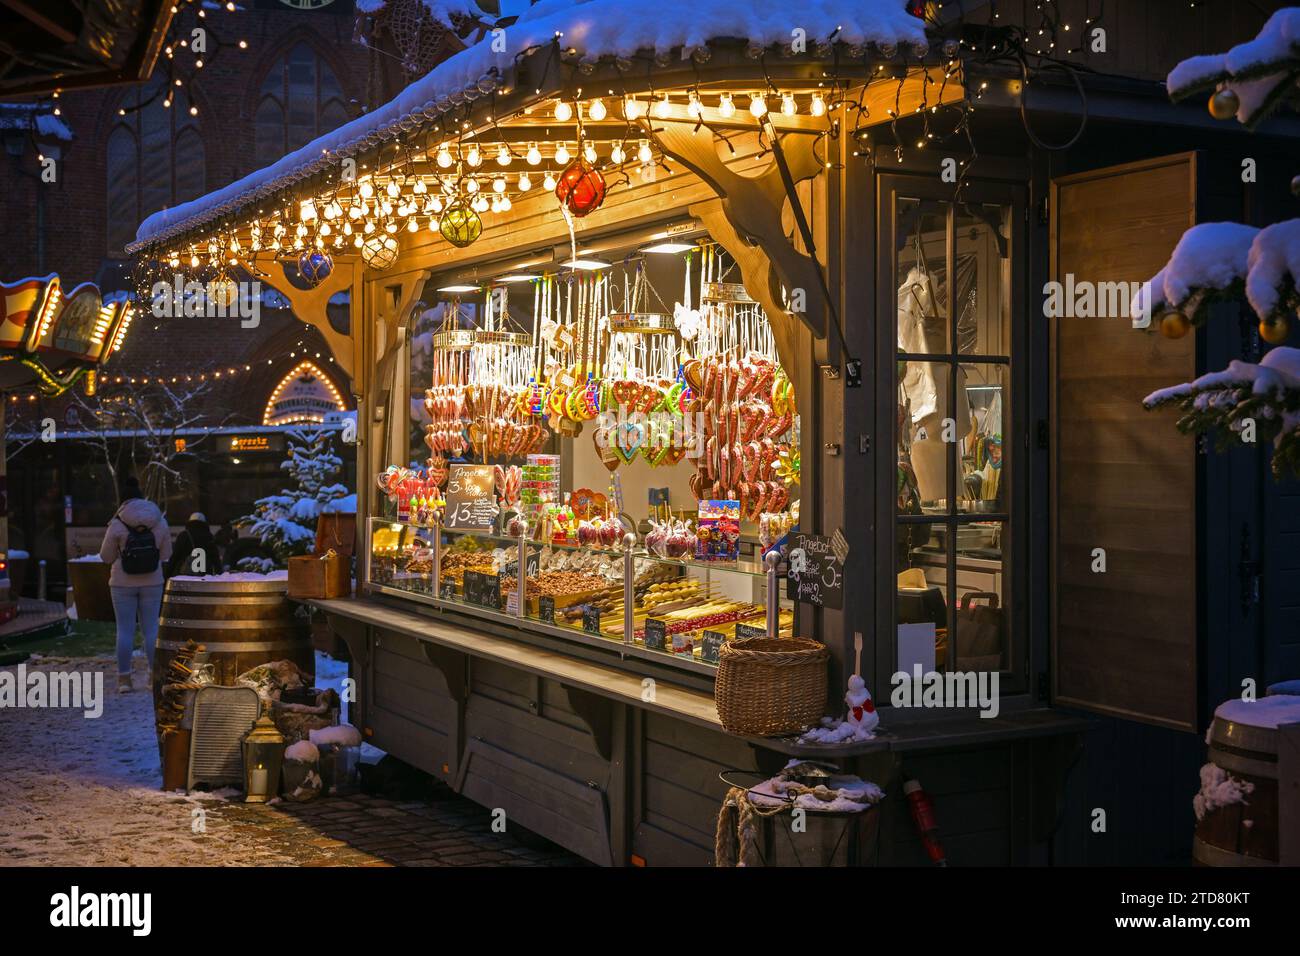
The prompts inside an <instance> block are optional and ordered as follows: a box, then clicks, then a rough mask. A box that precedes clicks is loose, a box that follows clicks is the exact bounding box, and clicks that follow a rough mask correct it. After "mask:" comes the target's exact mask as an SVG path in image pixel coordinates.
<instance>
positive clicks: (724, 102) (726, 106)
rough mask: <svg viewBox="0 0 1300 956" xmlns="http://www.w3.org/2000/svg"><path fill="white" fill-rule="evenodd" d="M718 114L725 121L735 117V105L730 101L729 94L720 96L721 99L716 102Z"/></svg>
mask: <svg viewBox="0 0 1300 956" xmlns="http://www.w3.org/2000/svg"><path fill="white" fill-rule="evenodd" d="M718 113H719V114H720V115H722V116H723V117H725V118H727V119H730V118H731V117H733V116H735V115H736V104H735V103H734V102H733V101H732V99H731V94H730V93H723V94H722V99H721V100H719V101H718Z"/></svg>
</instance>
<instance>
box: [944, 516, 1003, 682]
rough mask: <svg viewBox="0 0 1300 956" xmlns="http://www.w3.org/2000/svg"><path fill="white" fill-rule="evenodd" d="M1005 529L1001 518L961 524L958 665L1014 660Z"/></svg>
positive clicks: (994, 665) (977, 667) (983, 666)
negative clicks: (1011, 658) (1007, 583)
mask: <svg viewBox="0 0 1300 956" xmlns="http://www.w3.org/2000/svg"><path fill="white" fill-rule="evenodd" d="M1005 532H1006V525H1005V523H1003V522H996V521H979V522H973V523H970V524H959V525H957V528H956V550H957V577H956V581H955V585H956V598H955V606H956V622H955V626H956V632H957V640H956V643H955V645H954V647H953V653H954V654H955V659H954V668H955V669H956V670H961V671H997V670H1005V669H1007V668H1008V667H1009V666H1010V661H1009V654H1008V649H1009V647H1010V643H1009V638H1010V634H1009V630H1010V629H1009V626H1008V620H1009V607H1008V605H1009V603H1010V602H1009V601H1008V594H1007V589H1006V582H1007V580H1008V575H1007V574H1006V573H1004V572H1005V571H1006V554H1005V552H1004V551H1003V546H1002V543H1003V540H1004V539H1005V537H1006V533H1005Z"/></svg>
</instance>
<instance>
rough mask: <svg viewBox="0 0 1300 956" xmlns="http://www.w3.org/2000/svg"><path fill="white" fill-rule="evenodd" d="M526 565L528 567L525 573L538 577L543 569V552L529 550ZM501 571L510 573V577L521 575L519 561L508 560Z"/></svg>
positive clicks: (530, 576)
mask: <svg viewBox="0 0 1300 956" xmlns="http://www.w3.org/2000/svg"><path fill="white" fill-rule="evenodd" d="M524 567H525V568H526V569H527V570H526V573H525V575H524V576H525V577H529V578H535V577H537V575H538V573H539V572H540V571H541V569H542V553H541V552H540V551H532V550H530V551H529V552H528V558H527V559H526V560H525V562H524ZM501 573H502V574H506V575H509V576H510V577H517V576H518V575H519V562H518V561H510V562H508V563H507V564H506V566H505V567H504V568H502V569H501Z"/></svg>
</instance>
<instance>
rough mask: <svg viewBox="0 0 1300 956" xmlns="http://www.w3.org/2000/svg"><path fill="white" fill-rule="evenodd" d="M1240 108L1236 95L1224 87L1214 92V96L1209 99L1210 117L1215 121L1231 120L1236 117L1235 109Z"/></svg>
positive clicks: (1239, 101)
mask: <svg viewBox="0 0 1300 956" xmlns="http://www.w3.org/2000/svg"><path fill="white" fill-rule="evenodd" d="M1240 106H1241V100H1240V99H1238V98H1237V94H1236V93H1235V92H1234V91H1233V90H1230V89H1229V88H1228V87H1226V86H1225V87H1224V88H1223V89H1221V90H1215V92H1214V95H1213V96H1211V97H1210V115H1211V116H1213V117H1214V118H1215V119H1216V120H1227V119H1232V118H1233V117H1234V116H1236V115H1237V109H1238V108H1239V107H1240Z"/></svg>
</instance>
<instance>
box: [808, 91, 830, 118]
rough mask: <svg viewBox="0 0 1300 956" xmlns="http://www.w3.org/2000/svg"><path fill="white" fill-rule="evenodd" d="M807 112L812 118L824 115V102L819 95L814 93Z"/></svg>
mask: <svg viewBox="0 0 1300 956" xmlns="http://www.w3.org/2000/svg"><path fill="white" fill-rule="evenodd" d="M809 111H810V112H811V113H812V115H813V116H825V115H826V101H825V100H823V99H822V95H821V94H820V93H814V94H813V95H812V104H811V105H810V108H809Z"/></svg>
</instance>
